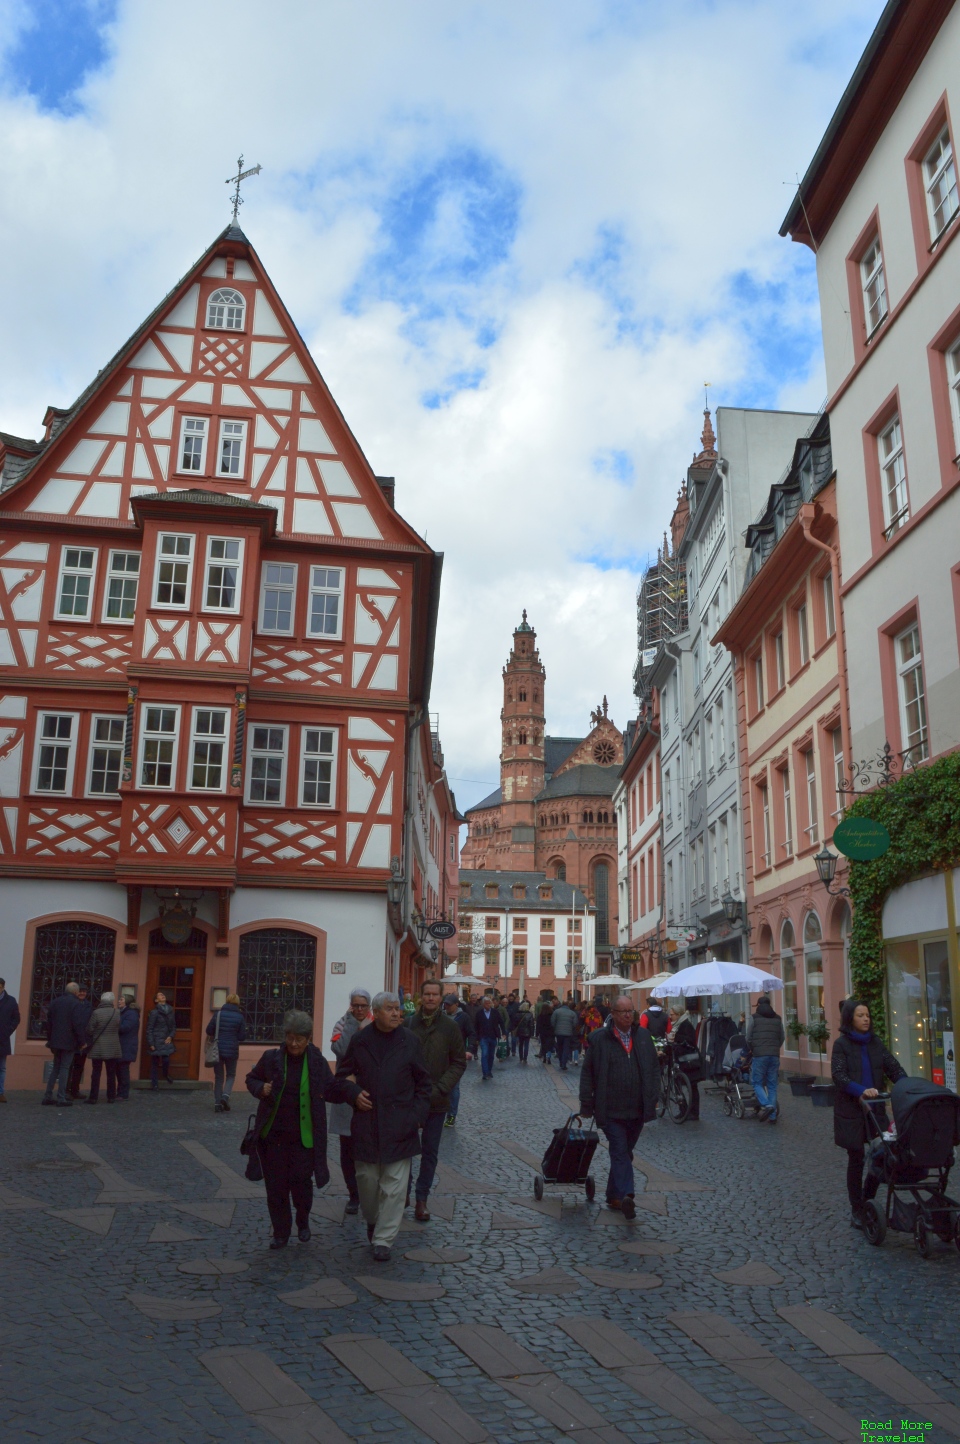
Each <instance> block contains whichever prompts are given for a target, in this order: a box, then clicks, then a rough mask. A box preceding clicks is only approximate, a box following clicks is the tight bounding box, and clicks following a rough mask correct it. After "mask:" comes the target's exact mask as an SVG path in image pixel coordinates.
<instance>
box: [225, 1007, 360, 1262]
mask: <svg viewBox="0 0 960 1444" xmlns="http://www.w3.org/2000/svg"><path fill="white" fill-rule="evenodd" d="M283 1028H284V1044H283V1047H282V1048H269V1049H268V1050H267V1052H266V1053H264V1055H263V1057H262V1058H261V1059H260V1061H259V1063H257V1065H256V1067H255V1068H253V1069H252V1070H251V1071H250V1072H249V1073H248V1074H247V1089H248V1090H249V1092H251V1093H252V1094H253V1096H254V1098H258V1099H259V1100H260V1106H259V1108H258V1109H257V1118H256V1123H255V1130H256V1145H255V1146H256V1153H257V1157H258V1159H259V1161H260V1166H261V1168H262V1169H263V1179H264V1182H265V1183H266V1186H267V1208H268V1209H269V1210H270V1222H271V1224H272V1225H273V1239H272V1241H271V1243H270V1247H271V1248H272V1249H278V1248H285V1247H286V1245H287V1242H288V1241H289V1238H290V1231H291V1227H292V1224H293V1212H294V1211H295V1212H296V1224H297V1237H298V1238H299V1240H300V1242H301V1243H309V1242H310V1209H311V1208H312V1206H313V1182H314V1180H315V1181H316V1184H317V1187H318V1188H323V1186H324V1185H325V1184H326V1183H329V1181H330V1170H329V1169H328V1167H327V1111H326V1108H325V1106H324V1105H325V1104H326V1103H352V1104H353V1106H354V1108H359V1109H360V1110H361V1111H367V1110H368V1109H370V1108H371V1107H372V1104H371V1102H370V1099H369V1097H368V1096H367V1094H366V1093H364V1092H363V1091H362V1090H361V1089H360V1088H359V1087H358V1086H357V1084H356V1083H354V1082H352V1081H351V1080H349V1079H347V1078H334V1076H333V1074H332V1073H331V1071H330V1068H329V1066H328V1064H327V1060H326V1059H325V1058H324V1056H323V1054H322V1053H321V1052H320V1049H319V1048H315V1047H314V1046H313V1044H312V1043H311V1041H310V1039H311V1037H312V1035H313V1019H312V1018H311V1017H310V1015H309V1013H301V1012H297V1011H293V1012H290V1013H288V1014H287V1015H286V1017H285V1018H284V1020H283ZM291 1199H292V1200H293V1210H291V1207H290V1201H291Z"/></svg>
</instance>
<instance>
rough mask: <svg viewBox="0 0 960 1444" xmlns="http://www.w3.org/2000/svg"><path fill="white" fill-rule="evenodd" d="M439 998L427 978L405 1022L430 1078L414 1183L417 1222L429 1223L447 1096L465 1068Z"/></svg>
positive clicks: (459, 1040)
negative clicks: (427, 1112)
mask: <svg viewBox="0 0 960 1444" xmlns="http://www.w3.org/2000/svg"><path fill="white" fill-rule="evenodd" d="M442 997H443V985H442V983H440V982H438V981H437V980H436V979H433V978H431V979H429V980H428V981H427V982H425V983H424V985H423V987H422V988H421V990H420V1007H419V1008H418V1009H417V1011H416V1012H415V1013H414V1015H413V1017H412V1018H411V1019H410V1020H409V1022H408V1023H407V1027H408V1028H409V1029H410V1031H411V1033H415V1034H416V1036H417V1037H418V1038H419V1039H420V1049H421V1053H422V1057H423V1065H424V1067H425V1068H426V1070H427V1072H428V1073H429V1074H430V1077H431V1078H432V1079H433V1091H432V1093H431V1095H430V1115H429V1117H428V1118H427V1121H426V1123H425V1124H424V1125H423V1129H422V1131H421V1134H420V1167H419V1170H418V1172H417V1182H416V1217H417V1222H418V1223H429V1222H430V1214H429V1212H428V1210H427V1199H428V1198H429V1196H430V1189H431V1188H432V1186H433V1178H434V1174H435V1173H436V1171H437V1157H438V1155H439V1152H440V1139H441V1136H442V1134H443V1123H444V1119H445V1118H446V1116H447V1108H448V1106H449V1102H450V1094H451V1092H452V1091H453V1089H454V1088H455V1087H456V1085H457V1084H458V1083H459V1082H460V1079H461V1078H462V1077H463V1074H464V1071H465V1069H466V1066H467V1054H466V1049H465V1048H464V1045H463V1034H462V1033H461V1031H460V1029H459V1027H458V1026H457V1024H456V1023H455V1022H454V1021H453V1019H452V1018H448V1017H447V1016H446V1014H445V1013H444V1012H443V1009H442V1008H441V1007H440V1000H441V999H442Z"/></svg>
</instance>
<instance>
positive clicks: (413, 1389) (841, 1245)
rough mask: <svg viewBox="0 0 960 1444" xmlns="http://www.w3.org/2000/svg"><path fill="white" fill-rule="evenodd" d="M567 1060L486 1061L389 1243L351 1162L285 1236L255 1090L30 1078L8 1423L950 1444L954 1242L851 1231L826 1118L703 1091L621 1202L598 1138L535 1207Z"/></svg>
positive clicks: (677, 1441)
mask: <svg viewBox="0 0 960 1444" xmlns="http://www.w3.org/2000/svg"><path fill="white" fill-rule="evenodd" d="M577 1078H578V1074H577V1071H576V1070H575V1069H571V1070H570V1071H569V1072H568V1073H567V1074H566V1075H564V1077H563V1078H561V1077H560V1076H559V1075H558V1074H557V1073H556V1071H555V1070H553V1069H547V1070H545V1069H543V1068H541V1067H540V1066H539V1065H534V1064H531V1065H530V1066H529V1067H528V1068H521V1067H519V1066H518V1065H517V1064H516V1062H514V1061H510V1062H508V1063H506V1064H504V1065H502V1066H499V1067H498V1068H497V1071H496V1074H495V1079H494V1082H493V1083H491V1084H486V1085H484V1086H482V1087H481V1086H480V1081H479V1075H478V1072H477V1070H476V1068H475V1067H474V1068H472V1069H471V1070H469V1071H468V1076H467V1078H466V1080H465V1082H464V1086H463V1090H462V1103H461V1110H460V1121H459V1123H458V1125H457V1128H456V1129H447V1130H445V1131H444V1137H443V1144H442V1152H441V1168H440V1171H439V1189H438V1193H439V1196H440V1199H441V1203H440V1207H439V1208H438V1209H436V1210H435V1212H434V1219H433V1221H432V1222H431V1223H430V1224H428V1225H425V1226H421V1225H417V1224H416V1223H414V1222H413V1220H412V1213H411V1214H408V1215H407V1217H406V1219H405V1222H404V1228H403V1230H402V1232H401V1234H400V1236H399V1238H398V1240H397V1246H396V1248H395V1249H394V1257H393V1262H392V1263H391V1264H390V1265H389V1266H387V1267H383V1268H375V1266H373V1265H372V1264H371V1260H370V1252H369V1248H368V1247H367V1244H366V1240H365V1233H364V1228H363V1223H362V1220H360V1219H356V1218H346V1219H345V1218H344V1217H343V1202H344V1190H343V1183H342V1179H341V1177H340V1173H339V1169H338V1168H337V1167H335V1166H334V1165H333V1164H331V1173H332V1175H333V1178H332V1182H331V1184H330V1186H329V1187H328V1188H327V1190H326V1191H325V1193H324V1195H323V1196H322V1197H321V1198H320V1199H318V1201H317V1204H318V1206H317V1208H316V1209H315V1211H314V1216H313V1218H314V1222H313V1235H314V1236H313V1242H312V1243H311V1244H310V1245H309V1246H305V1247H304V1246H299V1245H295V1244H294V1245H291V1246H290V1247H289V1248H288V1249H286V1250H285V1251H283V1252H281V1253H279V1254H271V1253H269V1252H268V1251H267V1249H266V1244H267V1242H268V1238H269V1228H268V1222H267V1214H266V1206H265V1203H264V1200H263V1190H262V1186H261V1185H257V1186H252V1185H250V1184H249V1183H247V1182H246V1180H245V1179H243V1177H242V1174H241V1172H240V1165H241V1162H242V1160H241V1159H240V1156H239V1153H238V1151H237V1150H238V1144H239V1141H240V1138H241V1136H242V1133H243V1129H244V1125H245V1122H246V1117H247V1112H248V1111H249V1110H248V1109H247V1108H246V1107H245V1101H246V1100H245V1097H244V1095H242V1094H241V1095H237V1096H236V1098H235V1103H234V1111H233V1113H232V1114H228V1115H219V1116H217V1115H214V1114H213V1111H212V1104H211V1100H210V1095H209V1094H208V1093H206V1092H197V1091H187V1090H171V1091H170V1092H166V1093H161V1094H160V1095H159V1096H157V1095H150V1094H147V1093H143V1092H135V1093H134V1096H133V1097H132V1098H131V1100H130V1102H129V1104H126V1105H123V1106H117V1105H115V1106H113V1107H108V1106H106V1105H105V1104H101V1105H99V1106H98V1108H97V1112H96V1113H90V1112H89V1111H88V1110H87V1109H86V1108H85V1107H82V1106H79V1107H74V1108H73V1109H72V1110H71V1111H70V1113H69V1116H68V1115H67V1113H66V1112H65V1111H62V1110H56V1111H55V1110H52V1109H41V1108H40V1107H39V1099H38V1095H37V1094H28V1093H14V1094H11V1095H9V1096H10V1102H9V1103H8V1105H7V1106H6V1108H5V1109H3V1111H2V1114H0V1220H2V1224H3V1228H4V1237H3V1253H4V1259H5V1269H4V1308H3V1311H2V1314H0V1399H2V1400H3V1404H2V1415H0V1439H2V1441H3V1444H21V1441H22V1444H29V1441H34V1440H48V1441H50V1444H64V1441H66V1440H69V1441H71V1444H73V1441H77V1444H88V1441H89V1444H113V1441H131V1440H140V1439H149V1440H150V1441H151V1444H206V1441H210V1440H229V1441H231V1444H247V1441H249V1444H264V1441H267V1440H269V1439H278V1440H281V1441H284V1444H308V1441H314V1444H344V1441H352V1440H362V1441H369V1440H374V1439H376V1438H378V1437H389V1438H390V1439H391V1441H393V1440H395V1441H398V1444H424V1441H425V1440H427V1439H431V1440H434V1441H435V1444H465V1441H470V1444H480V1441H483V1440H487V1439H489V1440H492V1441H497V1444H527V1441H529V1444H539V1441H555V1440H558V1439H569V1440H572V1441H577V1444H612V1441H630V1444H653V1441H657V1444H703V1441H704V1440H709V1441H711V1444H712V1441H716V1444H727V1441H730V1444H801V1441H804V1444H806V1441H820V1440H837V1441H839V1444H845V1441H847V1440H849V1441H851V1444H853V1441H854V1440H858V1439H859V1437H860V1431H859V1421H860V1419H862V1418H870V1419H878V1420H885V1419H889V1418H893V1419H895V1420H896V1421H897V1423H899V1420H900V1418H901V1417H903V1418H906V1417H910V1418H913V1419H926V1420H932V1421H934V1428H933V1430H932V1431H931V1432H930V1433H929V1434H928V1436H927V1439H928V1444H941V1441H942V1444H950V1441H960V1335H958V1328H957V1317H958V1308H957V1306H958V1302H960V1255H958V1254H957V1251H956V1250H955V1249H946V1248H943V1247H938V1248H937V1249H936V1251H935V1253H934V1255H933V1257H932V1259H931V1260H930V1261H929V1262H924V1261H923V1260H922V1259H920V1258H919V1257H918V1256H917V1255H916V1253H915V1251H914V1249H913V1247H912V1243H911V1241H910V1240H909V1239H908V1238H907V1237H905V1236H903V1235H890V1236H888V1240H887V1244H886V1245H885V1247H883V1248H882V1249H871V1248H870V1247H869V1246H868V1245H867V1244H866V1243H865V1242H864V1241H863V1239H862V1238H861V1237H860V1236H859V1235H857V1234H855V1233H854V1232H853V1231H852V1230H851V1229H850V1228H849V1226H848V1223H847V1212H846V1207H845V1191H844V1186H843V1177H844V1166H845V1158H844V1155H842V1154H841V1153H840V1152H839V1151H838V1150H836V1149H835V1148H834V1147H833V1144H832V1127H831V1117H830V1114H829V1113H826V1112H822V1111H821V1110H815V1109H813V1108H812V1106H811V1104H810V1102H809V1101H808V1100H805V1099H791V1098H790V1097H789V1096H788V1097H787V1098H786V1099H785V1100H784V1107H783V1121H782V1123H781V1124H779V1125H778V1126H777V1127H770V1126H765V1125H763V1124H759V1123H757V1122H755V1121H754V1120H744V1121H742V1122H740V1121H737V1120H736V1119H728V1118H725V1117H724V1116H723V1114H722V1112H721V1109H720V1106H719V1103H718V1102H717V1101H716V1100H712V1099H710V1098H707V1099H706V1101H705V1103H704V1107H703V1121H702V1122H701V1123H700V1124H699V1125H697V1124H688V1125H684V1126H683V1127H680V1128H678V1127H676V1126H675V1125H673V1124H672V1123H670V1122H669V1121H663V1122H661V1123H657V1124H653V1125H648V1127H647V1128H646V1129H645V1130H644V1133H643V1135H642V1137H641V1140H640V1145H639V1153H640V1155H641V1166H642V1159H645V1160H646V1162H647V1172H646V1184H647V1189H646V1192H645V1194H641V1195H640V1196H639V1197H638V1200H637V1201H638V1205H642V1206H641V1207H639V1208H638V1217H637V1219H636V1221H635V1222H633V1223H628V1222H627V1221H626V1220H624V1219H623V1217H622V1215H620V1214H617V1213H609V1211H607V1210H606V1209H602V1208H601V1202H602V1199H603V1192H602V1190H603V1185H604V1182H605V1176H606V1154H605V1152H604V1151H603V1150H599V1151H598V1153H597V1158H596V1164H595V1168H594V1174H595V1178H596V1182H597V1202H595V1203H594V1204H588V1203H587V1201H586V1199H585V1197H584V1194H583V1191H582V1190H580V1191H577V1190H576V1189H560V1188H557V1187H555V1186H553V1187H550V1186H548V1188H547V1190H546V1193H545V1197H544V1200H543V1204H544V1205H545V1206H543V1207H537V1206H536V1205H535V1201H534V1198H533V1191H532V1182H533V1176H534V1168H533V1167H532V1166H531V1165H533V1164H535V1163H536V1160H537V1159H538V1158H539V1157H540V1155H541V1154H542V1153H543V1151H544V1149H545V1147H546V1145H547V1143H548V1141H549V1139H550V1136H551V1130H552V1129H553V1128H555V1127H557V1126H558V1125H559V1124H561V1123H562V1122H563V1121H564V1119H565V1117H566V1115H567V1113H568V1111H570V1108H571V1105H572V1104H573V1101H574V1100H573V1095H572V1094H571V1092H570V1091H569V1090H570V1089H571V1088H572V1089H575V1088H576V1086H577ZM956 1187H960V1177H958V1180H957V1185H956ZM954 1192H956V1188H955V1189H954Z"/></svg>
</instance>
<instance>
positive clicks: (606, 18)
mask: <svg viewBox="0 0 960 1444" xmlns="http://www.w3.org/2000/svg"><path fill="white" fill-rule="evenodd" d="M881 9H882V0H806V3H805V5H804V6H802V7H792V6H787V5H784V4H783V0H675V3H674V4H672V5H670V6H664V5H663V4H662V3H660V0H525V3H524V5H522V6H517V5H516V4H515V3H507V0H484V3H482V4H481V3H479V0H365V5H364V6H363V7H362V8H361V7H349V6H346V7H345V6H343V5H340V4H335V3H333V0H284V3H283V4H282V5H275V6H271V7H267V6H265V5H264V4H263V3H262V0H231V4H230V7H229V14H230V20H231V25H230V27H229V29H225V28H224V24H223V15H224V7H223V5H222V4H221V3H219V0H163V3H162V4H149V3H147V4H144V3H143V0H0V120H2V124H3V130H4V134H5V137H6V141H5V145H4V147H3V148H2V150H0V243H2V245H3V250H4V255H5V260H6V265H5V268H4V272H3V273H2V274H0V288H2V290H0V304H2V306H3V311H4V316H5V320H6V325H5V327H4V328H3V331H2V332H0V394H2V395H3V398H4V413H3V415H0V428H2V429H4V430H10V431H13V432H16V433H19V434H23V435H37V434H38V433H39V429H40V422H41V418H42V415H43V412H44V409H45V407H46V406H47V405H48V404H50V403H54V404H57V405H62V404H66V403H68V402H69V401H70V400H71V399H72V398H73V397H74V396H75V395H76V394H77V393H78V392H79V391H80V390H82V389H83V387H84V386H86V384H87V383H88V381H89V380H90V379H91V378H92V376H93V375H94V374H95V373H96V371H97V370H98V369H99V367H100V366H102V365H103V364H104V362H105V361H106V360H107V359H108V358H109V356H110V355H111V354H112V352H113V351H114V349H115V348H116V346H117V345H118V344H120V343H121V342H122V341H123V340H124V338H125V337H126V336H127V335H128V334H129V333H130V332H131V331H132V330H133V329H134V327H135V326H136V325H138V324H139V322H140V320H141V319H142V318H143V316H144V315H145V314H146V313H147V312H148V311H149V310H150V309H151V308H152V307H153V306H154V305H155V304H156V302H157V300H158V299H159V298H160V297H161V296H162V295H163V294H165V292H166V291H167V290H168V289H169V288H170V286H171V285H172V284H173V283H174V282H175V280H176V278H177V277H178V276H179V275H181V274H182V273H183V272H184V271H185V270H186V269H187V267H188V266H189V265H190V264H191V263H192V261H193V260H194V258H195V257H196V256H197V255H198V254H200V252H201V251H202V250H203V249H204V248H205V247H206V246H207V245H208V244H209V242H210V240H211V239H212V237H213V236H214V235H215V234H216V233H217V232H218V231H219V230H220V229H221V228H222V226H223V225H224V224H225V222H226V221H227V219H228V218H229V210H228V189H227V187H225V186H224V183H223V182H224V178H225V177H226V176H228V175H230V174H231V172H232V171H233V169H234V166H235V162H236V156H237V154H238V152H240V151H241V150H242V151H243V153H244V155H245V156H246V162H247V164H254V163H256V162H260V163H261V164H262V166H263V171H262V173H261V174H260V175H259V176H257V177H256V178H255V179H253V180H251V181H250V182H248V183H247V186H246V187H245V195H246V203H245V205H244V207H243V211H242V213H241V223H242V225H243V226H244V229H245V230H246V232H247V234H248V235H249V236H250V238H251V240H252V241H253V243H254V244H255V245H256V247H257V249H258V251H259V253H260V255H261V257H262V258H263V260H264V262H265V263H266V264H267V266H268V268H269V270H270V272H271V275H272V276H273V279H274V281H275V282H276V284H277V285H278V287H279V289H280V292H281V294H282V295H283V297H284V299H285V301H286V302H287V305H288V307H289V308H290V310H291V312H292V314H293V316H294V318H295V320H296V321H297V323H298V325H299V326H300V328H301V330H302V332H303V334H304V335H305V336H306V338H307V340H308V342H309V343H310V344H311V346H312V348H313V350H314V354H315V355H316V357H317V359H318V361H319V363H320V365H321V369H322V370H323V372H324V375H325V377H326V379H327V381H328V383H329V384H330V385H331V387H332V389H333V392H334V395H335V396H336V398H337V400H338V402H339V404H340V405H341V407H342V409H343V410H344V412H345V414H346V416H347V419H348V421H349V422H350V424H351V426H352V427H353V429H354V431H355V433H356V435H357V436H358V439H359V440H360V443H361V445H362V446H363V447H364V448H365V450H366V452H367V454H368V456H369V458H370V460H371V462H372V464H373V465H374V467H375V469H376V470H377V471H378V472H380V473H382V474H387V475H395V476H396V478H397V499H398V505H399V506H400V508H401V510H402V511H403V512H404V514H405V515H406V516H407V517H408V519H409V520H410V521H411V522H412V523H413V524H414V525H415V526H416V527H417V528H418V529H419V530H420V531H421V532H425V533H426V534H427V535H428V538H429V540H430V541H431V543H432V544H434V545H435V546H436V547H437V548H438V549H442V550H443V551H444V552H445V555H446V563H445V570H444V595H443V605H442V609H441V618H440V629H439V638H438V656H437V666H436V669H435V679H436V680H435V693H434V698H433V702H432V705H433V707H435V708H436V709H437V710H438V711H439V712H440V714H441V730H442V735H443V738H444V746H445V750H446V754H447V757H448V759H449V761H450V763H451V771H452V772H453V774H454V775H456V776H461V775H462V776H463V777H467V778H477V779H480V780H481V783H482V782H483V780H484V779H489V778H491V777H492V776H494V775H495V759H496V753H497V741H498V724H497V717H498V713H499V705H500V697H499V690H500V668H501V666H502V664H503V661H504V659H505V656H506V653H507V650H508V648H509V642H510V632H511V630H512V628H513V626H514V625H515V624H516V621H517V620H518V617H519V612H520V609H521V608H522V607H523V606H526V607H527V608H528V610H529V612H530V617H531V621H532V622H533V623H534V624H535V625H536V626H537V628H538V632H539V636H540V645H541V652H542V655H543V658H544V662H545V665H546V667H547V670H548V684H547V697H548V713H549V726H550V729H551V730H552V731H554V732H556V733H558V734H564V733H565V734H570V735H572V734H574V733H576V732H577V731H578V730H580V729H585V728H586V727H587V725H588V720H589V711H590V708H591V707H592V706H593V705H595V700H596V697H597V696H600V695H602V694H603V693H606V694H607V695H608V696H609V697H610V699H611V710H612V714H613V716H614V717H615V719H616V720H617V721H618V722H619V723H620V724H621V725H623V724H625V723H626V721H627V720H628V718H629V716H630V715H631V713H632V711H633V707H634V702H633V698H632V694H631V674H632V669H633V662H634V647H635V618H634V594H635V591H636V586H637V582H638V580H639V575H640V573H641V571H642V568H643V565H644V563H645V561H646V559H647V558H648V557H649V556H650V555H652V554H655V552H656V548H657V546H658V545H659V543H660V539H661V537H662V534H663V531H664V529H665V528H666V526H667V525H668V523H669V517H670V511H671V509H672V505H673V502H674V499H675V497H676V493H677V488H678V486H679V483H680V480H681V478H682V475H683V473H684V470H685V467H686V465H687V464H688V462H689V460H690V457H691V455H692V454H693V451H694V449H695V447H696V446H697V444H698V438H699V433H700V428H701V424H702V407H703V400H702V398H703V383H704V382H705V381H709V382H710V383H711V384H710V392H709V394H710V398H711V405H717V404H719V405H724V404H727V405H746V406H760V407H763V406H773V407H783V408H789V409H810V410H816V408H817V407H818V406H819V405H820V403H821V402H822V400H823V391H824V381H823V371H822V363H821V358H820V336H819V315H818V307H817V295H816V283H815V276H814V269H813V257H812V256H811V255H810V253H809V252H808V251H806V250H804V249H802V248H800V247H797V246H794V245H791V244H790V243H789V242H785V241H783V240H781V239H780V238H779V236H778V235H777V231H778V228H779V224H780V221H781V219H782V216H783V213H784V211H785V210H786V207H787V204H788V201H789V197H790V186H789V184H788V183H789V182H790V180H791V177H793V176H795V175H796V174H797V173H798V172H800V173H802V171H803V170H804V169H805V167H806V165H807V163H808V161H809V159H810V156H811V155H812V154H813V151H814V149H815V147H816V145H817V143H818V141H819V139H820V136H821V134H822V132H823V129H824V127H825V126H826V124H827V122H828V120H829V117H830V114H831V112H832V110H833V107H834V106H835V104H836V102H837V100H838V98H839V96H840V95H841V93H842V91H843V89H844V86H845V85H846V82H847V80H848V79H849V75H850V73H851V71H852V70H853V67H854V66H855V64H856V61H857V59H858V57H859V55H860V52H861V50H862V48H863V45H864V44H865V42H866V40H867V38H868V36H869V33H870V30H871V29H872V27H873V25H874V24H875V23H876V20H877V18H878V16H879V14H880V11H881ZM785 182H786V183H787V184H785ZM772 479H775V478H772ZM481 790H482V787H481V786H480V785H478V787H476V788H474V787H473V786H472V785H467V784H464V787H463V789H462V793H461V801H470V800H472V799H473V797H474V796H475V795H479V792H480V791H481Z"/></svg>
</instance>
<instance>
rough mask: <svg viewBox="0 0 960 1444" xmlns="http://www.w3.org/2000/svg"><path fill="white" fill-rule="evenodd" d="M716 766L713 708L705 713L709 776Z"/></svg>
mask: <svg viewBox="0 0 960 1444" xmlns="http://www.w3.org/2000/svg"><path fill="white" fill-rule="evenodd" d="M716 766H717V754H716V734H715V732H714V727H713V709H712V708H711V709H710V711H709V712H708V713H707V770H708V772H709V773H710V775H711V777H712V776H713V773H714V771H715V769H716Z"/></svg>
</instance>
